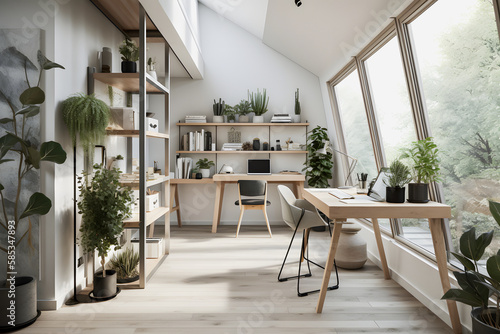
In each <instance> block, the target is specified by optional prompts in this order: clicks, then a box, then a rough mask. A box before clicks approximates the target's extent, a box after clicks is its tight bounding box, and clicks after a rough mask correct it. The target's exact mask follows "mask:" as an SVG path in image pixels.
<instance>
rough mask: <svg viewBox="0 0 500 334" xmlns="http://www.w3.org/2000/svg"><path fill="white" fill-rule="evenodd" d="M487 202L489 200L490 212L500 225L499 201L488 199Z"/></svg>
mask: <svg viewBox="0 0 500 334" xmlns="http://www.w3.org/2000/svg"><path fill="white" fill-rule="evenodd" d="M488 202H490V212H491V214H492V215H493V218H495V220H496V221H497V224H498V225H499V226H500V203H498V202H494V201H490V200H488Z"/></svg>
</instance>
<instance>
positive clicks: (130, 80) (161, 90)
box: [94, 73, 169, 94]
mask: <svg viewBox="0 0 500 334" xmlns="http://www.w3.org/2000/svg"><path fill="white" fill-rule="evenodd" d="M94 79H95V80H99V81H100V82H102V83H104V84H106V85H110V86H113V87H115V88H118V89H120V90H123V91H124V92H127V93H135V94H139V88H140V86H139V73H94ZM146 93H148V94H165V93H167V94H168V93H169V89H168V88H167V87H165V86H164V85H162V84H161V83H160V82H159V81H158V80H155V79H153V77H152V76H150V75H149V74H147V73H146Z"/></svg>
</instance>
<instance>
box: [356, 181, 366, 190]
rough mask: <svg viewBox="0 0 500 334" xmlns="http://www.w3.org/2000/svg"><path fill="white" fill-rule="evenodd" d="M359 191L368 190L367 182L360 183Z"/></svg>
mask: <svg viewBox="0 0 500 334" xmlns="http://www.w3.org/2000/svg"><path fill="white" fill-rule="evenodd" d="M358 186H359V189H366V181H359V184H358Z"/></svg>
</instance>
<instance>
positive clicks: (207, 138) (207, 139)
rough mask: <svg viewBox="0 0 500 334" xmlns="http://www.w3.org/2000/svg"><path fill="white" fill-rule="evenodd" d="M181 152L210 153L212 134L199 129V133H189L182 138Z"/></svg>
mask: <svg viewBox="0 0 500 334" xmlns="http://www.w3.org/2000/svg"><path fill="white" fill-rule="evenodd" d="M181 150H182V151H211V150H212V133H211V132H210V131H205V129H201V130H200V131H191V132H188V133H186V134H185V135H183V136H182V142H181Z"/></svg>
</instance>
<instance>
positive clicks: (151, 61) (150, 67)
mask: <svg viewBox="0 0 500 334" xmlns="http://www.w3.org/2000/svg"><path fill="white" fill-rule="evenodd" d="M155 64H156V58H151V57H149V58H148V71H154V70H155Z"/></svg>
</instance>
